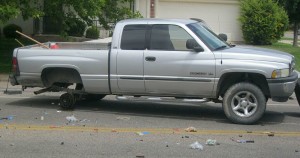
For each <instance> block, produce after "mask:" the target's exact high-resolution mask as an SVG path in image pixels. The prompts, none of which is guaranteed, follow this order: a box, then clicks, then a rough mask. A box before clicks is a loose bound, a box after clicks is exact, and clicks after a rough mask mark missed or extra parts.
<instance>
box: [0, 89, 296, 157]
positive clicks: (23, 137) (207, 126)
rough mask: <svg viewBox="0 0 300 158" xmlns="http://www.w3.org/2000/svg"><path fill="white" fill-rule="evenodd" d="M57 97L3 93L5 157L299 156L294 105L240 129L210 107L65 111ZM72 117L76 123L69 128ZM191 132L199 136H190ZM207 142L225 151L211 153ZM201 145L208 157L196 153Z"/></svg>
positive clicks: (96, 106) (273, 106)
mask: <svg viewBox="0 0 300 158" xmlns="http://www.w3.org/2000/svg"><path fill="white" fill-rule="evenodd" d="M58 98H59V95H58V94H56V93H45V94H42V95H39V96H34V95H32V90H26V91H25V92H24V93H23V94H17V95H6V94H3V93H2V92H1V94H0V117H1V118H8V120H6V119H2V120H0V153H1V155H0V157H4V158H15V157H22V158H40V157H51V158H52V157H58V158H61V157H67V158H76V157H214V158H215V157H246V158H247V157H249V158H250V157H251V158H253V157H272V158H273V157H280V158H281V157H300V107H299V105H298V103H297V102H296V100H290V101H289V102H287V103H275V102H268V106H267V111H266V113H265V115H264V117H263V118H262V119H261V120H260V122H259V123H258V124H256V125H237V124H232V123H230V122H229V121H228V120H227V119H226V117H225V115H224V113H223V111H222V107H221V105H220V104H215V103H210V102H209V103H202V104H199V103H178V102H155V101H153V100H150V101H147V102H146V101H138V102H133V101H124V100H121V101H120V100H116V99H115V96H107V97H105V98H104V100H102V101H97V102H79V103H78V104H77V105H76V108H75V109H74V110H72V111H62V110H61V109H60V107H59V105H58ZM68 116H74V118H75V119H77V121H75V122H69V121H68V120H67V119H66V117H68ZM187 127H195V128H196V129H197V131H196V132H186V131H185V129H186V128H187ZM143 132H144V135H142V134H141V133H143ZM271 133H273V134H274V136H272V134H271ZM268 135H270V136H268ZM207 139H213V140H217V142H218V143H219V145H215V146H208V145H206V144H205V143H206V140H207ZM237 140H251V141H252V140H253V141H254V143H238V142H237ZM196 141H198V142H199V143H200V144H201V145H202V146H203V150H196V149H191V147H190V144H193V143H194V142H196Z"/></svg>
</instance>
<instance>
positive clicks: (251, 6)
mask: <svg viewBox="0 0 300 158" xmlns="http://www.w3.org/2000/svg"><path fill="white" fill-rule="evenodd" d="M240 5H241V14H240V18H239V20H240V21H241V23H242V32H243V35H244V39H245V41H246V43H249V44H255V45H268V44H272V42H276V41H277V40H279V39H280V38H281V37H282V36H283V34H284V31H285V30H286V28H287V26H288V16H287V14H286V12H285V11H284V9H283V8H281V7H280V6H278V4H277V3H275V2H273V1H272V0H263V1H262V0H242V1H241V4H240Z"/></svg>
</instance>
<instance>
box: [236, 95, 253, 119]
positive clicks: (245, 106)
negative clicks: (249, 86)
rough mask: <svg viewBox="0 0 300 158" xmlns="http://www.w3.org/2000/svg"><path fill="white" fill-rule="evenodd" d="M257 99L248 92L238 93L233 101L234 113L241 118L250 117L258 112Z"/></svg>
mask: <svg viewBox="0 0 300 158" xmlns="http://www.w3.org/2000/svg"><path fill="white" fill-rule="evenodd" d="M257 104H258V103H257V99H256V97H255V95H253V94H252V93H251V92H248V91H242V92H239V93H236V94H235V95H234V97H233V98H232V100H231V108H232V110H233V112H234V113H235V114H236V115H238V116H240V117H250V116H252V115H253V114H254V113H255V112H256V111H257Z"/></svg>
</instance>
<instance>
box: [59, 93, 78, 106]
mask: <svg viewBox="0 0 300 158" xmlns="http://www.w3.org/2000/svg"><path fill="white" fill-rule="evenodd" d="M59 101H60V106H61V108H62V109H64V110H69V109H73V108H74V104H75V103H76V97H75V96H74V95H73V94H70V93H64V94H62V95H61V96H60V98H59Z"/></svg>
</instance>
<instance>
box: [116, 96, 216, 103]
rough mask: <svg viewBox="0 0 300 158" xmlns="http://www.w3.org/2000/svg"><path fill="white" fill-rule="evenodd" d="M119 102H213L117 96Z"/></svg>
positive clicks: (206, 100) (204, 99)
mask: <svg viewBox="0 0 300 158" xmlns="http://www.w3.org/2000/svg"><path fill="white" fill-rule="evenodd" d="M116 99H117V100H124V101H158V102H172V101H181V102H195V103H205V102H209V101H211V100H210V99H207V98H203V99H190V98H175V97H149V96H148V97H147V96H141V97H135V96H120V95H117V96H116Z"/></svg>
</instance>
